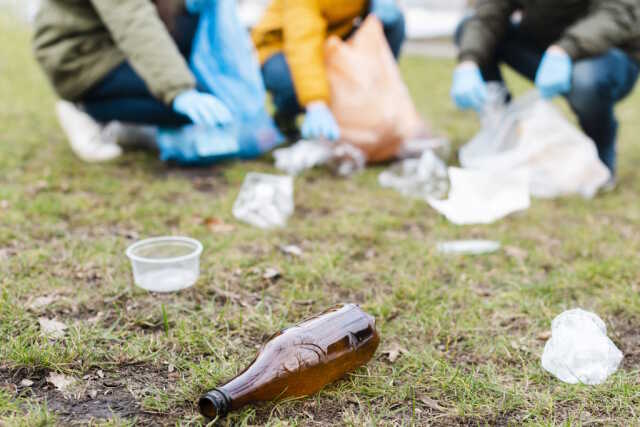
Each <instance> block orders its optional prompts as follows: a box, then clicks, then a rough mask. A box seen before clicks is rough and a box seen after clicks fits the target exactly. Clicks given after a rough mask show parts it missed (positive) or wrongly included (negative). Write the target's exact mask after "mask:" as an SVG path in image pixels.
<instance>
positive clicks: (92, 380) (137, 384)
mask: <svg viewBox="0 0 640 427" xmlns="http://www.w3.org/2000/svg"><path fill="white" fill-rule="evenodd" d="M49 373H50V372H49V371H47V370H37V371H30V370H28V369H25V368H21V369H17V370H8V369H0V384H2V385H3V386H4V387H5V388H7V389H9V388H11V389H13V390H14V393H15V395H16V396H17V397H18V396H19V397H21V398H24V399H34V400H35V401H37V402H46V405H47V408H48V409H49V410H50V411H51V412H53V413H55V414H56V415H57V417H58V421H59V422H60V423H61V424H62V425H85V424H88V423H91V422H92V421H97V420H111V419H114V418H118V419H123V420H135V421H136V425H142V426H147V425H148V426H152V425H153V426H157V425H173V424H175V421H176V420H177V419H179V418H180V417H179V415H180V414H162V415H160V414H155V413H151V412H148V411H145V410H144V408H142V406H141V404H140V402H141V400H142V399H143V398H144V397H146V396H148V395H149V394H150V393H152V392H153V390H155V389H162V390H168V389H170V388H171V387H172V384H173V383H174V382H175V381H177V378H178V375H177V374H173V375H172V374H171V373H168V371H167V369H166V367H161V368H156V367H154V366H151V365H128V366H121V367H119V369H118V370H117V372H116V371H113V372H107V371H102V370H98V369H92V370H91V371H89V372H88V373H86V374H85V375H83V376H82V377H80V376H74V378H75V379H76V382H75V383H74V384H73V386H72V387H70V388H69V389H68V390H66V389H65V391H64V392H63V391H60V390H57V389H56V388H55V387H54V386H53V385H52V384H50V383H49V382H47V376H48V375H49ZM25 381H26V383H25Z"/></svg>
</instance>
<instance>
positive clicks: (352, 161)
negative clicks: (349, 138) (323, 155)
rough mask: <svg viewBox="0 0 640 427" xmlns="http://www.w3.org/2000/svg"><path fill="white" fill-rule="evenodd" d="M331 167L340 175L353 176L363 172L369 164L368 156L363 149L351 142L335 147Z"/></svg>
mask: <svg viewBox="0 0 640 427" xmlns="http://www.w3.org/2000/svg"><path fill="white" fill-rule="evenodd" d="M328 165H329V168H330V169H331V170H332V171H333V173H335V174H336V175H338V176H344V177H347V176H351V175H355V174H356V173H358V172H362V171H363V170H364V168H365V167H366V166H367V157H366V155H365V154H364V152H363V151H362V150H360V149H359V148H358V147H356V146H354V145H350V144H338V145H336V146H334V147H333V151H332V153H331V158H330V159H329V163H328Z"/></svg>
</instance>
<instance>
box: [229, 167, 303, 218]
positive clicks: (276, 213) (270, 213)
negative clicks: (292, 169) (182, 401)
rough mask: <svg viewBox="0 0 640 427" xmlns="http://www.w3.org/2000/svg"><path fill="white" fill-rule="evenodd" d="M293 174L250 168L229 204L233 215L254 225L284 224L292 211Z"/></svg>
mask: <svg viewBox="0 0 640 427" xmlns="http://www.w3.org/2000/svg"><path fill="white" fill-rule="evenodd" d="M293 211H294V202H293V178H292V177H290V176H277V175H268V174H262V173H255V172H251V173H249V174H247V176H246V178H245V180H244V183H243V184H242V188H241V189H240V194H239V195H238V198H237V199H236V202H235V204H234V205H233V215H234V216H235V217H236V218H237V219H239V220H241V221H244V222H247V223H249V224H251V225H253V226H255V227H259V228H263V229H270V228H277V227H284V226H285V225H286V224H287V220H288V219H289V217H290V216H291V215H292V214H293Z"/></svg>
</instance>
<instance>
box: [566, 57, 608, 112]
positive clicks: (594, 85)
mask: <svg viewBox="0 0 640 427" xmlns="http://www.w3.org/2000/svg"><path fill="white" fill-rule="evenodd" d="M612 90H613V88H612V87H611V84H610V82H609V79H607V74H606V70H603V69H602V68H601V67H599V66H598V65H597V64H596V63H595V62H592V61H581V62H578V63H576V64H575V66H574V69H573V76H572V87H571V91H570V92H569V95H568V100H569V103H570V104H571V107H572V108H573V109H574V110H575V111H576V112H577V113H578V114H581V115H594V114H595V115H597V114H599V113H600V112H601V111H603V109H608V108H609V107H610V104H611V102H613V101H612ZM592 113H593V114H592Z"/></svg>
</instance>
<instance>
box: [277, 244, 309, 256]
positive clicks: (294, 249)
mask: <svg viewBox="0 0 640 427" xmlns="http://www.w3.org/2000/svg"><path fill="white" fill-rule="evenodd" d="M280 250H281V251H282V252H283V253H284V254H286V255H291V256H295V257H301V256H302V254H303V251H302V249H300V246H296V245H282V246H280Z"/></svg>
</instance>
